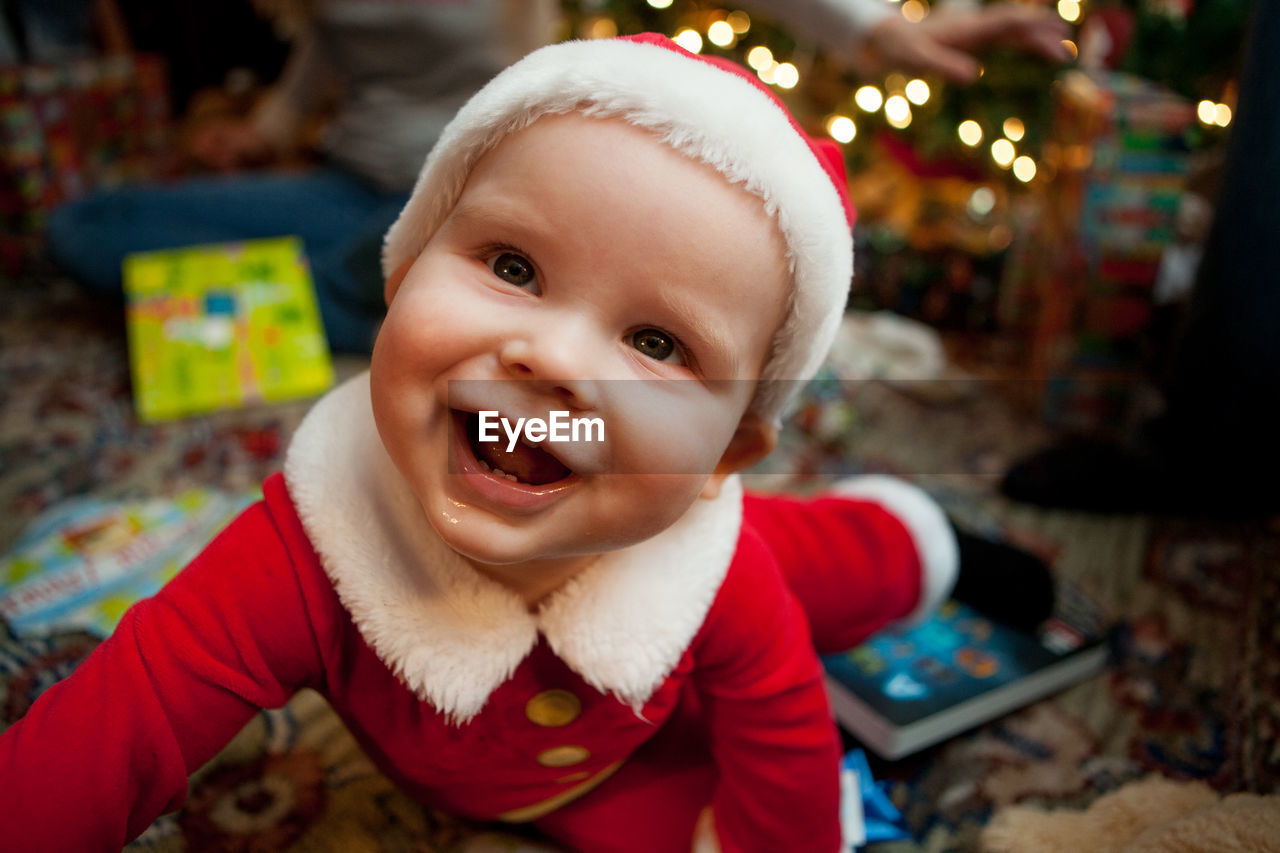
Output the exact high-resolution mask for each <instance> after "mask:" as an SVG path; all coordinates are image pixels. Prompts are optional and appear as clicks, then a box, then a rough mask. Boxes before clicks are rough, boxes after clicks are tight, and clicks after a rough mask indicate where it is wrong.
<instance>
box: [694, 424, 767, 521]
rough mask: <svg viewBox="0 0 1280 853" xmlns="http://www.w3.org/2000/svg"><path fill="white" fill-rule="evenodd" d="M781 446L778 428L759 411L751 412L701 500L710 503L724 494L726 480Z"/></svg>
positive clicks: (737, 431) (725, 453) (718, 465)
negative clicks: (779, 444) (704, 499)
mask: <svg viewBox="0 0 1280 853" xmlns="http://www.w3.org/2000/svg"><path fill="white" fill-rule="evenodd" d="M777 444H778V428H777V427H775V426H773V425H772V424H769V423H765V422H764V421H763V420H761V419H760V416H759V415H757V414H756V413H755V412H747V413H746V414H745V415H743V416H742V420H741V422H739V423H738V429H737V430H735V431H734V433H733V438H731V439H729V446H728V447H727V448H725V451H724V455H723V456H721V457H720V461H719V462H717V463H716V470H715V473H713V474H712V475H711V478H710V479H709V480H707V483H706V485H704V486H703V487H702V494H701V497H703V498H706V499H707V500H710V499H712V498H715V497H718V496H719V495H720V487H721V486H722V485H723V484H724V478H725V477H728V476H729V475H730V474H733V473H735V472H738V471H741V470H742V469H744V468H750V467H751V466H752V465H754V464H756V463H757V462H759V461H760V460H761V459H763V458H765V457H766V456H768V455H769V454H770V453H771V452H772V451H773V448H774V447H775V446H776V445H777Z"/></svg>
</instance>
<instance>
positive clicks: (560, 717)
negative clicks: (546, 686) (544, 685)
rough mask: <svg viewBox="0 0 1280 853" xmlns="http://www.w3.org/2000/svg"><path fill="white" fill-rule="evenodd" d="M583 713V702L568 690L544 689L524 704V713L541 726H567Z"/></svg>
mask: <svg viewBox="0 0 1280 853" xmlns="http://www.w3.org/2000/svg"><path fill="white" fill-rule="evenodd" d="M581 713H582V703H581V702H579V701H578V697H577V696H574V695H573V694H572V693H570V692H569V691H568V690H544V691H543V692H541V693H539V694H538V695H537V696H534V697H533V698H532V699H530V700H529V701H528V702H527V703H526V704H525V706H524V715H525V716H526V717H528V718H529V721H530V722H532V723H536V724H537V725H539V726H567V725H569V723H572V722H573V721H574V720H576V719H578V715H579V714H581Z"/></svg>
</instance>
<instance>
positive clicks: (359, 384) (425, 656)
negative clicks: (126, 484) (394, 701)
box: [285, 373, 742, 723]
mask: <svg viewBox="0 0 1280 853" xmlns="http://www.w3.org/2000/svg"><path fill="white" fill-rule="evenodd" d="M285 479H286V481H287V482H288V484H289V493H290V495H291V497H292V498H293V501H294V504H295V506H296V507H297V510H298V516H299V518H300V519H301V520H302V524H303V526H304V527H305V528H306V530H307V534H308V536H309V537H310V539H311V542H312V544H313V545H314V546H315V549H316V552H317V553H318V554H319V555H320V561H321V563H322V565H323V566H324V569H325V572H326V573H327V574H328V575H329V578H330V579H331V580H332V581H333V584H334V587H335V588H336V589H337V592H338V596H339V598H340V599H341V600H342V603H343V605H344V606H345V607H346V608H347V610H348V611H350V613H351V616H352V620H353V621H354V623H355V625H356V627H357V628H358V629H359V630H360V633H361V634H362V635H363V636H364V638H365V640H366V641H367V642H368V643H369V645H370V646H371V647H372V648H373V650H374V652H376V653H377V655H378V657H379V658H381V660H382V661H383V662H384V663H385V664H387V666H388V667H390V668H391V669H392V671H393V672H395V673H396V675H397V676H398V677H399V678H400V679H401V681H403V682H404V683H405V684H406V685H407V686H408V687H409V688H410V689H411V690H413V691H414V693H415V694H417V695H418V697H419V698H421V699H423V700H424V701H426V702H429V703H430V704H431V705H432V706H434V707H435V708H436V709H438V710H439V711H441V712H443V713H445V714H447V715H449V716H450V718H452V719H454V720H456V721H457V722H460V723H462V722H466V721H468V720H470V719H471V718H473V717H474V716H475V715H476V714H478V713H479V712H480V710H481V708H483V707H484V704H485V702H486V701H487V700H488V698H489V695H490V694H491V693H492V692H493V691H494V690H495V689H496V688H497V687H498V686H499V685H500V684H502V683H503V682H504V681H506V680H507V679H508V678H509V677H510V676H511V673H512V672H513V671H514V670H515V668H516V667H517V666H518V665H519V664H520V662H521V661H522V660H524V658H525V657H526V656H527V655H528V654H529V652H530V651H531V650H532V649H533V646H534V645H535V643H536V641H537V637H538V632H539V631H541V632H542V634H543V635H545V636H546V638H547V641H548V642H549V644H550V645H551V648H552V649H553V650H554V651H555V653H556V654H557V655H559V657H560V658H561V660H563V661H564V662H565V663H566V664H567V665H568V666H569V667H570V668H571V669H573V670H574V671H575V672H577V673H578V674H579V675H581V676H582V677H583V678H584V679H586V681H587V682H588V683H590V684H591V685H593V686H594V687H596V688H598V689H599V690H601V691H605V692H611V693H613V694H614V695H616V696H617V697H618V698H619V699H620V700H622V701H624V702H626V703H628V704H629V705H631V706H632V707H633V708H634V709H635V710H636V711H637V713H638V712H639V709H640V708H641V707H642V706H643V704H644V702H645V701H646V700H647V699H648V698H649V696H650V695H652V693H653V691H654V690H655V689H656V688H657V687H658V686H659V685H660V684H661V683H662V681H663V679H664V678H666V676H667V675H668V674H669V673H670V672H671V670H672V669H673V668H674V667H675V665H676V664H677V663H678V662H679V660H680V657H681V655H683V653H684V650H685V649H686V648H687V647H688V645H689V643H690V642H691V641H692V639H693V637H694V635H695V634H696V633H697V631H698V629H699V628H700V627H701V625H702V622H703V620H704V619H705V618H706V614H707V611H708V609H710V607H711V602H712V600H713V599H714V598H715V595H716V592H717V591H718V590H719V588H720V584H721V582H722V581H723V580H724V575H725V572H726V571H727V569H728V567H729V563H730V561H731V560H732V559H733V554H734V550H735V547H736V545H737V539H738V530H739V527H740V525H741V521H742V487H741V484H740V482H739V481H738V479H737V478H736V477H731V478H729V479H728V480H726V481H725V485H724V488H723V489H722V490H721V494H720V497H718V498H717V499H715V500H711V501H697V502H696V503H695V505H694V506H693V507H692V508H691V509H690V510H689V512H687V513H686V514H685V515H684V516H683V517H682V518H681V519H680V520H679V521H677V522H676V523H675V524H674V525H673V526H672V527H670V528H668V529H667V530H665V531H663V532H662V533H661V534H659V535H658V536H655V537H653V538H652V539H649V540H647V541H645V542H642V543H640V544H638V545H635V546H632V547H631V548H628V549H625V550H622V551H614V552H610V553H607V554H605V555H603V556H602V557H601V558H600V559H599V560H598V561H597V562H595V563H594V564H592V565H591V567H590V568H588V569H587V570H586V571H584V572H583V573H582V574H580V575H578V576H577V577H575V578H574V579H573V580H572V581H570V582H569V583H568V584H566V585H565V586H564V587H562V588H561V589H560V590H558V591H557V592H555V593H554V594H553V595H552V596H550V597H549V598H548V599H547V601H546V602H545V603H544V604H543V605H542V606H541V607H540V608H539V609H538V611H537V612H536V613H529V612H528V610H527V609H526V608H525V606H524V603H523V601H522V600H521V599H520V598H519V596H517V595H516V594H515V593H513V592H512V591H510V590H508V589H507V588H505V587H503V586H501V585H499V584H498V583H496V582H494V581H492V580H490V579H489V578H487V577H485V576H483V575H481V574H479V573H478V572H476V571H475V570H474V569H472V568H471V567H470V566H469V565H468V564H467V563H466V562H465V561H464V560H463V559H462V558H461V557H459V556H458V555H457V554H456V553H454V552H453V551H452V550H450V549H449V547H448V546H447V545H445V543H444V542H443V541H442V540H441V539H440V538H439V536H438V535H437V534H436V532H435V530H434V529H433V528H432V527H431V525H430V524H429V523H428V522H427V520H426V517H425V515H424V514H423V512H422V509H421V505H420V504H419V503H418V501H417V499H416V497H415V496H414V495H413V493H412V491H411V490H410V488H409V486H408V484H407V483H405V482H404V480H403V479H402V478H401V476H400V474H399V472H398V471H397V470H396V468H395V466H394V465H393V464H392V462H391V460H390V458H389V457H388V456H387V454H386V451H385V450H384V449H383V447H382V444H381V442H380V441H379V439H378V433H377V429H376V428H375V426H374V422H373V412H372V409H371V407H370V403H369V377H368V374H367V373H365V374H361V375H360V376H357V377H355V378H354V379H352V380H350V381H348V382H346V383H344V384H343V385H341V386H340V387H338V388H337V389H335V390H334V391H332V392H330V393H329V394H328V395H326V396H325V397H324V398H323V399H321V400H320V401H319V402H318V403H317V404H316V405H315V407H314V408H313V409H312V410H311V412H310V413H308V415H307V416H306V418H305V419H304V420H303V422H302V424H301V425H300V426H299V428H298V431H297V433H296V434H295V435H294V437H293V441H292V443H291V444H290V446H289V451H288V455H287V457H286V461H285Z"/></svg>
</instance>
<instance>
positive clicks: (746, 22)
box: [725, 12, 751, 36]
mask: <svg viewBox="0 0 1280 853" xmlns="http://www.w3.org/2000/svg"><path fill="white" fill-rule="evenodd" d="M725 22H726V23H728V24H729V26H730V27H731V28H732V29H733V32H734V35H739V36H742V35H746V34H747V30H749V29H751V17H750V16H749V15H748V14H747V13H746V12H730V13H729V14H728V15H727V16H725Z"/></svg>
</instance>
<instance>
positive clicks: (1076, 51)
mask: <svg viewBox="0 0 1280 853" xmlns="http://www.w3.org/2000/svg"><path fill="white" fill-rule="evenodd" d="M1062 46H1063V47H1065V48H1066V49H1067V53H1069V54H1071V58H1072V59H1079V58H1080V48H1079V47H1078V46H1077V45H1076V43H1075V42H1073V41H1072V40H1071V39H1063V40H1062Z"/></svg>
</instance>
